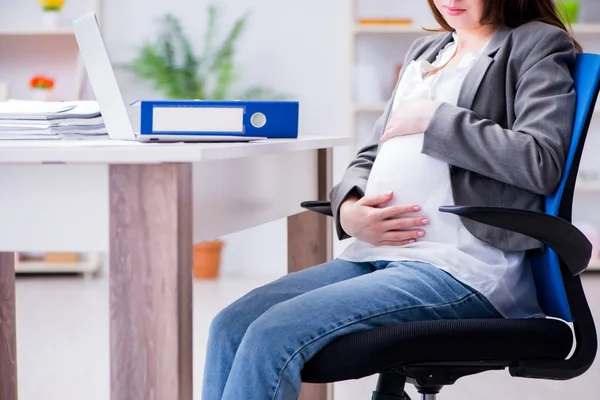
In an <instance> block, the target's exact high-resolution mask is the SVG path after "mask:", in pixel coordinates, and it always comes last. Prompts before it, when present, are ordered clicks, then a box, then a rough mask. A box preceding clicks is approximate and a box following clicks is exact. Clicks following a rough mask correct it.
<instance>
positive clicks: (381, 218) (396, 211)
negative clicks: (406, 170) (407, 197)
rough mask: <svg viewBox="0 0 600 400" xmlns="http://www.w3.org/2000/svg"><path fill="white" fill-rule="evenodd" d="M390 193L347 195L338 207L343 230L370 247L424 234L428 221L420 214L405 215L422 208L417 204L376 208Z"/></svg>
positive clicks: (407, 240)
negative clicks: (423, 228) (421, 227)
mask: <svg viewBox="0 0 600 400" xmlns="http://www.w3.org/2000/svg"><path fill="white" fill-rule="evenodd" d="M392 197H393V193H386V194H381V195H373V196H364V197H362V198H361V199H356V198H350V199H347V200H346V201H344V203H342V206H341V207H340V224H341V225H342V228H343V229H344V231H346V233H348V234H349V235H350V236H352V237H355V238H357V239H359V240H361V241H363V242H366V243H369V244H371V245H373V246H404V245H407V244H411V243H414V242H415V241H416V240H417V239H420V238H422V237H424V236H425V231H423V230H421V229H410V228H416V227H419V226H424V225H428V224H429V220H428V219H427V218H423V217H414V216H413V217H404V216H403V215H404V214H410V213H415V212H418V211H420V210H421V207H419V206H418V205H395V206H389V207H378V206H380V205H383V204H385V203H387V202H388V201H390V200H391V199H392Z"/></svg>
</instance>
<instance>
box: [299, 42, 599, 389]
mask: <svg viewBox="0 0 600 400" xmlns="http://www.w3.org/2000/svg"><path fill="white" fill-rule="evenodd" d="M574 72H575V74H574V79H575V89H576V91H577V111H576V115H575V122H574V130H573V136H572V141H571V145H570V149H569V153H568V158H567V163H566V167H565V171H564V174H563V176H562V180H561V182H560V185H559V187H558V189H557V190H556V192H555V193H554V194H552V195H551V196H548V197H547V198H546V213H545V214H544V213H536V212H530V211H524V210H517V209H508V208H495V207H473V206H443V207H440V211H441V212H445V213H452V214H455V215H457V216H461V217H464V218H469V219H471V220H474V221H478V222H481V223H485V224H488V225H491V226H495V227H499V228H503V229H507V230H511V231H515V232H519V233H522V234H524V235H527V236H530V237H533V238H536V239H537V240H539V241H540V242H542V243H544V245H545V246H544V249H543V250H542V251H540V252H538V253H537V254H535V255H531V256H530V262H531V265H532V268H533V273H534V279H535V285H536V288H537V292H538V298H539V302H540V305H541V306H542V309H543V310H544V312H545V313H546V315H547V316H548V317H550V318H546V319H542V318H536V319H492V320H490V319H485V320H483V319H482V320H478V319H466V320H442V321H421V322H409V323H403V324H398V325H391V326H385V327H380V328H376V329H372V330H369V331H364V332H358V333H353V334H350V335H348V336H345V337H342V338H340V339H338V340H336V341H335V342H333V343H331V344H330V345H328V346H327V347H325V348H324V349H322V350H321V351H320V352H319V353H317V354H316V355H315V356H314V357H313V358H312V359H311V360H309V361H308V362H307V363H306V365H305V367H304V369H303V371H302V380H303V381H304V382H308V383H333V382H339V381H344V380H350V379H359V378H363V377H366V376H370V375H374V374H379V381H378V384H377V388H376V389H375V391H374V392H373V397H372V400H405V399H408V396H407V395H406V394H405V392H404V387H405V384H406V383H407V382H408V383H411V384H413V385H415V387H416V388H417V390H418V392H419V393H421V395H422V398H423V400H435V399H436V396H437V394H438V393H439V392H440V390H441V389H442V388H443V387H444V386H445V385H452V384H454V383H455V382H456V380H457V379H459V378H462V377H465V376H468V375H473V374H477V373H481V372H485V371H489V370H504V369H507V368H508V370H509V372H510V374H511V375H512V376H515V377H524V378H538V379H553V380H567V379H572V378H575V377H577V376H579V375H581V374H583V373H584V372H585V371H587V369H588V368H589V367H590V366H591V365H592V363H593V361H594V358H595V356H596V350H597V337H596V329H595V327H594V320H593V318H592V315H591V313H590V309H589V307H588V303H587V300H586V297H585V293H584V291H583V288H582V285H581V279H580V276H579V275H580V274H581V273H582V272H583V271H584V270H585V269H586V268H587V266H588V264H589V261H590V258H591V243H590V242H589V241H588V240H587V238H586V237H585V236H584V235H583V234H582V233H581V232H580V231H579V230H578V229H577V228H575V227H574V226H573V225H572V224H571V211H572V203H573V194H574V189H575V181H576V179H577V174H578V169H579V162H580V159H581V154H582V152H583V147H584V143H585V139H586V136H587V131H588V128H589V125H590V121H591V119H592V114H593V110H594V106H595V103H596V99H597V97H598V91H599V90H600V56H599V55H595V54H578V56H577V64H576V68H575V71H574ZM302 207H304V208H306V209H308V210H312V211H315V212H318V213H321V214H325V215H328V216H332V210H331V204H330V203H329V202H326V201H309V202H304V203H302Z"/></svg>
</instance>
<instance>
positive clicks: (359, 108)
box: [352, 101, 600, 114]
mask: <svg viewBox="0 0 600 400" xmlns="http://www.w3.org/2000/svg"><path fill="white" fill-rule="evenodd" d="M386 105H387V103H386V102H375V103H354V104H353V106H352V108H353V109H354V112H355V113H375V112H383V111H384V110H385V106H386ZM594 114H600V101H599V102H598V104H596V108H595V109H594Z"/></svg>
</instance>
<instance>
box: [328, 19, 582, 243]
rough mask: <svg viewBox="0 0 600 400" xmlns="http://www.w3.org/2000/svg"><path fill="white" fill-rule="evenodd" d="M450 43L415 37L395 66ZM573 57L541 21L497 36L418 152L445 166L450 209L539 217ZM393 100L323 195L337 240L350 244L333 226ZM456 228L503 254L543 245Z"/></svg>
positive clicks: (557, 154)
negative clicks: (448, 176)
mask: <svg viewBox="0 0 600 400" xmlns="http://www.w3.org/2000/svg"><path fill="white" fill-rule="evenodd" d="M451 40H452V35H451V34H450V33H436V34H434V35H430V36H425V37H421V38H419V39H417V40H416V41H415V42H414V43H413V45H412V46H411V47H410V49H409V50H408V53H407V55H406V58H405V62H404V68H406V66H407V65H408V63H409V62H410V61H412V60H415V59H427V60H428V61H430V62H433V61H434V60H435V57H436V55H437V54H438V52H439V51H440V49H442V48H443V47H444V46H445V45H446V44H447V43H448V42H449V41H451ZM575 55H576V52H575V48H574V45H573V42H572V40H571V38H570V37H569V35H568V34H567V33H566V32H565V31H563V30H561V29H559V28H556V27H553V26H551V25H548V24H545V23H542V22H530V23H527V24H525V25H522V26H520V27H518V28H508V27H506V26H502V27H501V28H499V29H498V30H497V31H496V33H495V34H494V36H493V37H492V39H491V41H490V43H489V45H488V47H487V49H486V53H484V54H483V55H482V56H481V57H480V58H479V59H478V61H477V62H476V64H475V65H474V67H473V68H472V70H471V71H470V72H469V74H468V75H467V77H466V79H465V81H464V84H463V86H462V88H461V91H460V95H459V98H458V103H457V105H456V106H455V105H451V104H448V103H443V104H442V105H441V106H440V107H439V108H438V109H437V111H436V112H435V114H434V116H433V119H432V120H431V122H430V124H429V126H428V127H427V129H426V130H425V135H424V143H423V148H422V152H423V153H424V154H427V155H429V156H431V157H435V158H437V159H439V160H442V161H444V162H447V163H448V164H449V166H450V167H449V168H450V174H451V184H452V190H453V194H454V199H455V204H456V205H481V206H496V207H511V208H519V209H524V210H532V211H543V210H544V195H548V194H550V193H552V192H553V191H554V190H555V189H556V187H557V185H558V183H559V182H560V178H561V176H562V171H563V168H564V166H565V159H566V153H567V152H568V146H569V144H570V138H571V131H572V127H573V119H574V115H575V106H576V101H575V91H574V87H573V78H572V71H573V67H574V64H575ZM403 73H404V69H403V70H402V71H401V72H400V76H402V74H403ZM392 100H393V96H392V98H391V99H390V100H389V101H388V103H387V106H386V110H385V112H384V113H383V115H382V116H381V117H380V118H379V120H378V121H377V123H376V124H375V126H374V129H373V132H372V134H371V135H370V138H369V139H368V140H367V141H366V143H365V144H364V145H363V146H362V147H361V149H360V150H359V152H358V154H357V156H356V158H355V159H354V160H353V161H352V162H351V163H350V165H349V167H348V168H347V170H346V172H345V174H344V176H343V178H342V180H341V181H340V182H339V183H338V184H337V185H336V186H335V187H334V188H333V189H332V191H331V193H330V199H331V203H332V207H333V215H334V219H335V224H336V231H337V235H338V238H339V239H345V238H348V237H349V236H348V234H347V233H346V232H344V230H343V229H342V227H341V225H340V222H339V209H340V205H341V203H342V202H343V201H344V200H345V199H346V197H347V196H348V195H349V194H350V193H352V192H354V193H356V194H358V195H359V196H364V190H365V188H366V184H367V179H368V177H369V173H370V171H371V166H372V165H373V162H374V160H375V158H376V157H377V153H378V149H379V146H378V145H379V138H380V137H381V135H382V134H383V129H384V127H385V125H386V123H387V120H388V118H389V116H390V111H391V106H392ZM399 173H401V171H399ZM457 218H458V217H457ZM462 223H463V224H464V226H465V227H466V229H467V230H468V231H469V232H471V233H472V234H473V235H474V236H475V237H477V238H479V239H481V240H483V241H485V242H487V243H489V244H491V245H493V246H495V247H497V248H499V249H501V250H504V251H524V250H531V249H536V248H540V247H541V246H542V245H541V243H540V242H538V241H536V240H533V239H531V238H529V237H526V236H523V235H520V234H516V233H513V232H509V231H506V230H503V229H498V228H492V227H489V226H487V225H484V224H481V223H477V222H473V221H469V220H467V219H464V218H463V219H462Z"/></svg>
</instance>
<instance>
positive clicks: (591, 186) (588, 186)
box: [575, 179, 600, 192]
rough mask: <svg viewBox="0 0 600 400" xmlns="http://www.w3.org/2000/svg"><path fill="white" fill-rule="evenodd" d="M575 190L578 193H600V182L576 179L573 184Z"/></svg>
mask: <svg viewBox="0 0 600 400" xmlns="http://www.w3.org/2000/svg"><path fill="white" fill-rule="evenodd" d="M575 190H577V191H580V192H600V182H594V181H591V182H590V181H585V180H582V179H578V180H577V182H576V183H575Z"/></svg>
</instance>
